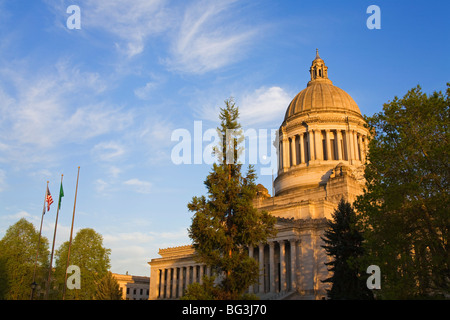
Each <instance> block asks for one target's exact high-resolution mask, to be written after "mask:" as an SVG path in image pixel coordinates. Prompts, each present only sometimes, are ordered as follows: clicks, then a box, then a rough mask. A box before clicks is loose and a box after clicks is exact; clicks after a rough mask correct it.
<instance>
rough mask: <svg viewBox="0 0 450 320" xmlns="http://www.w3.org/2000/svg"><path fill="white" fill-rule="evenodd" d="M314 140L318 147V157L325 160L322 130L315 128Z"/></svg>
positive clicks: (316, 147)
mask: <svg viewBox="0 0 450 320" xmlns="http://www.w3.org/2000/svg"><path fill="white" fill-rule="evenodd" d="M314 141H315V149H316V159H317V160H323V147H322V130H319V129H314Z"/></svg>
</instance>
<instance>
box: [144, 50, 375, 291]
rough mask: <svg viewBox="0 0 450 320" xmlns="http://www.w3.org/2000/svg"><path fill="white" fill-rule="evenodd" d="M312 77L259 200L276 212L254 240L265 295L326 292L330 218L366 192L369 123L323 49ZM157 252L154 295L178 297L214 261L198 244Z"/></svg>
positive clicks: (291, 114) (289, 116) (289, 114)
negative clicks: (263, 236) (203, 257)
mask: <svg viewBox="0 0 450 320" xmlns="http://www.w3.org/2000/svg"><path fill="white" fill-rule="evenodd" d="M310 75H311V81H309V82H308V84H307V88H305V89H304V90H302V91H301V92H300V93H299V94H298V95H297V96H296V97H295V98H294V99H293V100H292V102H291V103H290V105H289V106H288V109H287V111H286V115H285V119H284V121H283V123H282V124H281V126H280V129H279V141H278V151H279V152H278V174H277V178H276V179H275V181H274V189H275V195H274V196H270V195H269V193H268V191H267V189H265V188H264V187H263V186H261V185H259V192H258V196H257V198H256V199H255V202H254V205H255V207H256V208H258V209H260V210H266V211H268V212H269V213H270V214H272V215H274V216H276V217H277V223H276V229H277V231H278V232H277V235H276V237H275V238H273V239H268V241H267V243H266V244H260V245H258V246H256V247H250V248H247V249H248V252H249V255H250V256H251V257H253V258H254V259H256V260H257V261H258V262H259V268H260V277H259V283H257V284H255V285H253V286H251V287H250V288H249V290H248V291H249V292H250V293H255V294H257V295H258V296H260V297H261V298H262V299H322V298H324V297H325V296H326V286H325V285H324V284H323V283H322V282H321V280H324V279H325V278H327V277H328V271H327V267H326V266H325V265H324V263H325V262H326V261H327V258H328V257H327V256H326V253H325V251H324V249H323V248H322V247H321V245H323V242H322V240H321V237H322V236H323V232H324V229H325V227H326V221H327V219H330V217H331V214H332V212H333V211H334V210H335V208H336V207H337V204H338V203H339V201H340V199H341V198H344V199H346V200H347V201H349V202H351V203H352V202H353V201H354V200H355V199H356V197H357V196H358V195H359V194H361V193H362V190H363V185H364V177H363V169H364V167H363V165H364V162H365V160H366V153H367V148H368V136H369V131H368V129H367V128H366V127H365V126H364V125H365V122H364V119H363V117H362V116H361V112H360V110H359V108H358V106H357V104H356V103H355V102H354V101H353V99H352V98H351V97H350V96H349V95H348V94H347V93H346V92H345V91H343V90H342V89H339V88H337V87H335V86H334V85H333V84H332V82H331V80H329V79H328V68H327V67H326V66H325V63H324V61H323V60H322V59H321V58H320V57H319V54H318V52H317V53H316V58H315V59H314V60H313V62H312V65H311V68H310ZM159 254H160V255H161V258H156V259H152V260H151V262H150V263H149V264H150V266H151V276H150V278H151V282H150V297H149V299H178V298H180V297H181V296H182V295H183V292H184V290H185V288H186V287H187V286H188V285H189V284H190V283H193V282H201V281H202V276H203V274H208V275H210V272H211V268H210V267H208V266H206V265H203V264H199V263H197V262H196V261H195V252H194V249H193V248H192V247H191V246H182V247H176V248H167V249H161V250H160V251H159Z"/></svg>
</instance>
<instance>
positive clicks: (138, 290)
mask: <svg viewBox="0 0 450 320" xmlns="http://www.w3.org/2000/svg"><path fill="white" fill-rule="evenodd" d="M112 275H113V277H114V278H115V279H116V280H117V282H118V283H119V287H120V290H121V291H122V299H123V300H148V298H149V293H150V292H149V286H150V278H149V277H142V276H132V275H129V274H118V273H113V274H112Z"/></svg>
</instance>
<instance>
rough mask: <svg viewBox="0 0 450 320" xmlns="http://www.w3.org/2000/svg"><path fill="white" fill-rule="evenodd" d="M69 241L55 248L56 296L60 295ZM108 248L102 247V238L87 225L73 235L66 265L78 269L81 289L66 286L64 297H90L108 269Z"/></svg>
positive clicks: (109, 252) (87, 298) (82, 298)
mask: <svg viewBox="0 0 450 320" xmlns="http://www.w3.org/2000/svg"><path fill="white" fill-rule="evenodd" d="M68 250H69V242H68V241H67V242H64V243H63V244H62V245H61V246H60V247H59V249H58V250H57V251H56V254H55V256H56V262H55V268H56V271H55V279H56V281H57V284H58V290H57V298H62V291H63V290H62V288H63V285H64V279H65V272H66V264H67V254H68ZM110 254H111V249H106V248H104V247H103V237H102V235H101V234H99V233H97V232H95V230H93V229H91V228H85V229H81V230H79V231H78V232H77V234H76V235H75V238H74V239H73V242H72V246H71V249H70V265H76V266H78V267H79V268H80V274H81V277H80V278H81V289H72V290H69V289H66V297H65V299H67V300H70V299H75V300H93V299H94V297H95V294H96V292H97V283H98V282H99V281H100V279H102V278H103V277H104V276H105V275H106V274H107V273H108V270H109V269H110V258H109V255H110Z"/></svg>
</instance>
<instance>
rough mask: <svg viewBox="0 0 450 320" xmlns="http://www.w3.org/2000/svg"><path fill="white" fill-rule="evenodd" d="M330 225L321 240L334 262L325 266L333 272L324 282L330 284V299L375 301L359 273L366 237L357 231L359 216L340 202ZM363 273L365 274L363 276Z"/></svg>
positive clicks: (364, 279)
mask: <svg viewBox="0 0 450 320" xmlns="http://www.w3.org/2000/svg"><path fill="white" fill-rule="evenodd" d="M332 218H333V220H331V221H329V222H328V228H327V230H325V234H324V237H323V238H322V240H323V241H324V242H325V244H326V245H324V246H322V247H323V248H324V249H325V251H326V252H327V254H328V255H329V256H330V257H331V258H332V260H331V261H330V262H327V263H325V264H326V265H327V266H329V267H330V268H329V269H328V270H329V271H331V272H333V274H332V276H331V277H329V278H328V279H326V280H323V282H329V283H331V289H329V290H327V293H328V298H330V299H333V300H348V299H350V300H355V299H372V298H373V295H372V292H371V291H370V290H369V289H368V288H367V285H366V278H367V277H366V276H365V275H364V274H363V273H362V272H364V270H359V268H358V266H357V263H358V259H359V257H361V256H362V254H363V248H362V242H363V236H362V234H361V232H360V231H359V230H357V228H356V214H355V211H354V210H353V208H352V206H351V205H350V203H348V202H347V201H345V200H344V199H341V201H340V202H339V205H338V207H337V209H336V210H335V211H334V213H333V215H332ZM361 271H362V272H361Z"/></svg>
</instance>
